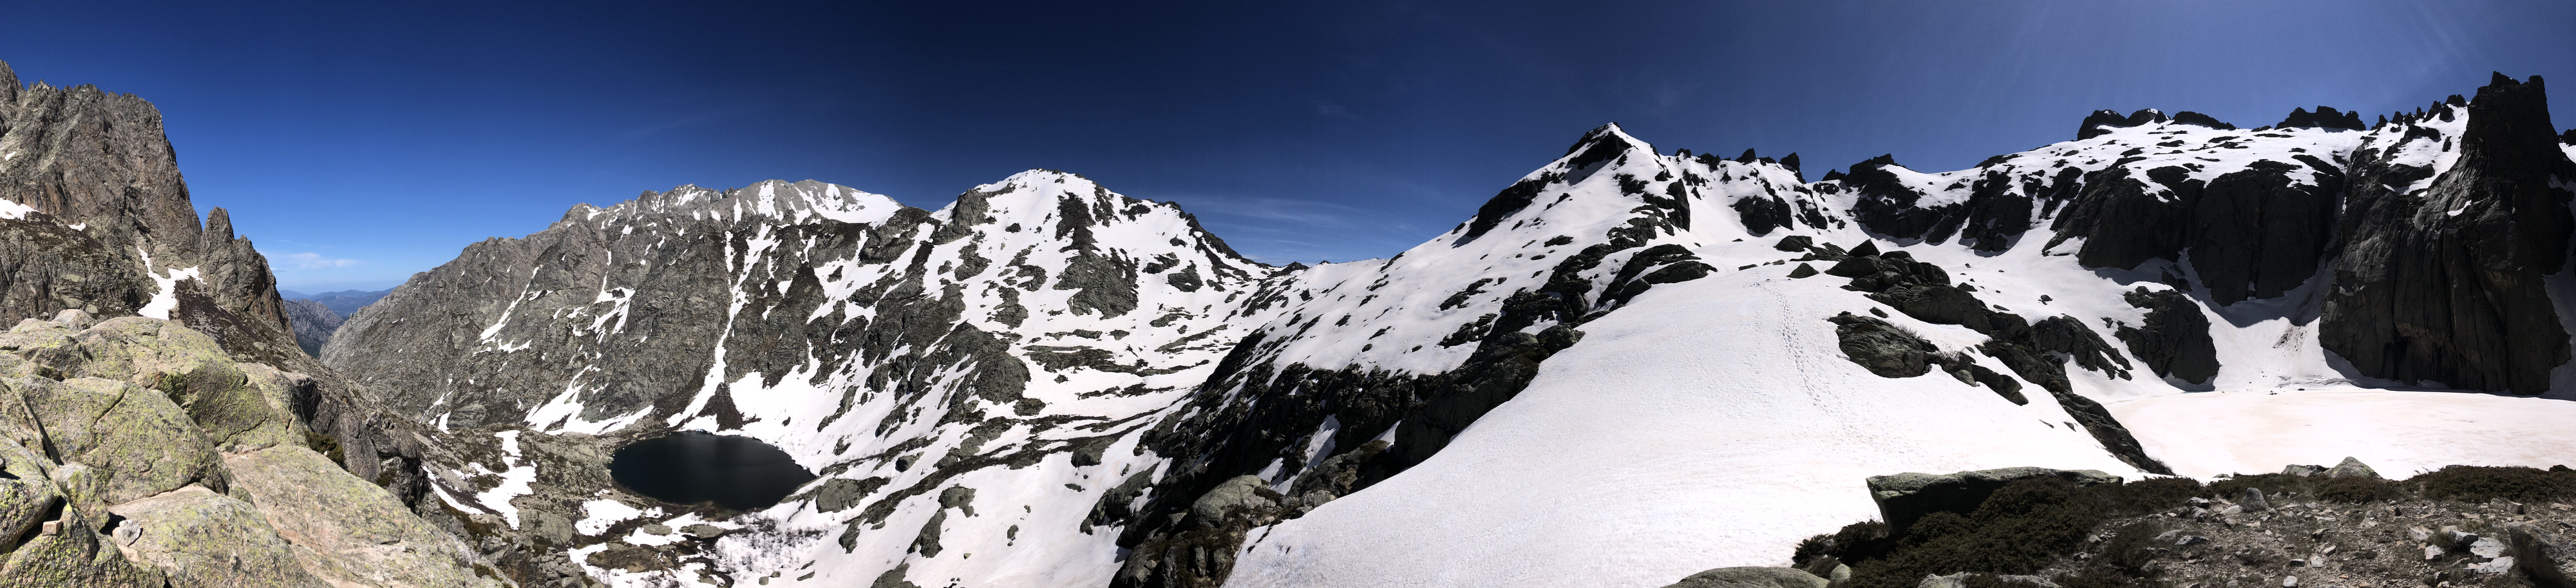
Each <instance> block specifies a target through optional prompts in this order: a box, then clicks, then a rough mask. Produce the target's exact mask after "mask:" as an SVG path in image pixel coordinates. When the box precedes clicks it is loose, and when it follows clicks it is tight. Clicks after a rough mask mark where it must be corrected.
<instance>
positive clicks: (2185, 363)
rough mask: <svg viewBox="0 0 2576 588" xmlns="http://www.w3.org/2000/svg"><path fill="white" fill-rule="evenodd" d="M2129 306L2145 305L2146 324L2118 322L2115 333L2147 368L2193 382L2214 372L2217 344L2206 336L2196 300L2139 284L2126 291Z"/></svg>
mask: <svg viewBox="0 0 2576 588" xmlns="http://www.w3.org/2000/svg"><path fill="white" fill-rule="evenodd" d="M2126 298H2127V299H2128V301H2129V305H2130V306H2135V307H2138V308H2143V309H2146V311H2147V318H2146V324H2145V325H2141V326H2137V327H2130V326H2125V325H2123V326H2121V327H2120V331H2119V332H2118V334H2117V336H2118V337H2119V338H2120V341H2122V342H2124V343H2128V344H2129V353H2131V354H2135V355H2137V356H2138V361H2139V362H2140V363H2144V364H2147V370H2148V371H2152V372H2155V374H2156V375H2158V376H2172V377H2173V378H2175V379H2179V380H2182V381H2185V382H2190V383H2193V384H2207V383H2209V379H2210V378H2212V377H2216V376H2217V375H2218V348H2217V347H2216V345H2215V344H2213V343H2212V342H2211V341H2210V339H2209V317H2207V316H2203V315H2202V314H2201V313H2200V304H2199V303H2195V302H2192V300H2191V297H2190V296H2184V295H2183V293H2181V292H2177V291H2173V290H2155V291H2148V290H2147V287H2145V286H2139V287H2138V289H2137V290H2135V291H2132V292H2130V293H2128V294H2127V295H2126Z"/></svg>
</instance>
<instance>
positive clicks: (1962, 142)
mask: <svg viewBox="0 0 2576 588" xmlns="http://www.w3.org/2000/svg"><path fill="white" fill-rule="evenodd" d="M934 5H935V6H934ZM0 23H6V25H7V26H6V28H7V30H8V31H9V32H8V34H6V35H0V60H6V61H8V62H9V63H10V64H11V65H12V66H13V67H15V68H16V70H17V71H18V73H19V76H20V77H21V78H22V79H24V80H26V81H28V82H33V81H35V80H38V79H42V80H47V81H50V82H54V83H57V84H83V83H88V84H97V85H99V86H100V87H102V88H105V89H108V90H110V91H117V92H129V93H135V94H139V95H142V96H143V97H145V98H147V99H150V100H152V101H153V103H155V104H157V105H159V106H160V108H161V110H162V113H163V114H164V116H165V118H166V119H167V124H168V128H169V133H170V138H171V141H172V142H173V144H174V145H175V146H176V147H177V149H178V153H179V158H180V159H179V161H180V165H181V169H182V170H184V172H185V173H186V174H187V178H188V180H189V185H190V188H191V190H192V192H193V196H194V198H195V199H196V202H197V204H198V206H199V207H200V208H209V207H214V206H222V207H226V208H229V209H231V210H232V211H233V213H234V214H233V218H234V219H235V225H236V227H237V228H238V229H239V231H240V232H241V233H242V234H244V235H247V236H249V237H251V238H252V239H254V240H256V241H257V243H258V244H259V247H260V249H261V251H263V252H266V253H267V254H268V255H269V256H270V258H271V261H272V263H273V264H275V265H276V267H277V269H278V272H277V273H278V276H279V282H280V285H281V286H283V287H285V288H287V289H292V290H301V291H306V292H319V291H325V290H340V289H345V288H359V289H380V288H386V287H391V286H393V285H395V284H398V283H400V282H401V281H402V280H404V279H406V278H408V277H409V276H410V274H411V273H413V272H417V271H422V270H426V269H428V268H430V267H434V266H436V265H437V264H440V263H443V262H445V261H447V260H448V259H452V258H453V257H454V256H455V255H456V253H457V252H458V250H459V249H461V248H462V247H464V246H465V245H466V244H468V243H472V242H474V241H478V240H481V239H485V238H489V237H496V236H499V237H517V236H521V235H525V234H528V233H531V232H535V231H537V230H540V229H543V228H544V227H545V226H546V224H547V223H549V222H552V221H554V220H556V219H558V218H560V217H561V216H562V214H563V211H564V210H565V209H566V208H568V207H570V206H572V205H573V204H575V203H580V202H589V203H593V204H602V205H604V204H609V203H614V202H617V201H621V200H625V199H628V198H632V197H634V196H635V195H636V194H637V193H639V192H641V191H643V190H661V189H668V188H670V187H672V186H676V185H680V184H690V183H694V184H698V185H702V186H708V187H719V188H721V187H729V186H741V185H746V184H749V183H752V182H756V181H759V180H763V179H773V178H775V179H786V180H801V179H807V178H811V179H817V180H823V181H827V182H833V183H838V184H843V185H849V186H853V187H857V188H860V189H864V190H869V191H873V192H879V193H884V194H888V195H892V196H894V197H895V198H897V199H899V200H901V201H903V202H905V203H906V204H911V205H914V206H920V207H923V208H934V209H935V208H937V207H940V206H943V205H945V204H947V203H948V202H949V201H950V200H953V199H954V197H955V195H956V194H957V193H959V192H962V191H965V190H966V189H968V188H971V187H973V186H975V185H977V184H981V183H985V182H991V181H994V180H998V179H1000V178H1002V177H1004V176H1006V175H1009V174H1011V173H1013V172H1016V171H1020V170H1023V169H1029V168H1052V169H1062V170H1067V171H1074V172H1078V173H1082V174H1084V175H1086V176H1089V177H1091V178H1093V179H1095V180H1099V181H1100V182H1102V183H1103V184H1105V185H1107V186H1109V187H1110V188H1111V189H1114V190H1118V191H1120V192H1123V193H1125V194H1128V195H1130V196H1135V197H1140V198H1151V199H1156V200H1174V201H1178V202H1180V203H1181V204H1182V206H1183V207H1185V208H1187V209H1188V210H1191V211H1193V212H1196V213H1197V214H1199V215H1200V217H1201V218H1202V219H1204V220H1205V221H1206V224H1207V225H1208V226H1209V228H1210V229H1211V230H1213V231H1215V232H1217V233H1218V234H1219V236H1222V237H1224V238H1226V239H1227V240H1228V241H1229V242H1231V243H1233V244H1234V245H1235V246H1236V248H1238V249H1240V250H1242V251H1244V252H1245V253H1246V254H1249V255H1252V256H1254V257H1256V258H1259V259H1264V260H1268V261H1274V262H1285V261H1289V260H1306V261H1312V260H1317V259H1331V260H1350V259H1359V258H1367V257H1382V256H1386V255H1392V254H1394V253H1395V252H1398V251H1401V250H1403V249H1405V248H1407V247H1410V246H1412V245H1414V244H1416V243H1419V242H1421V241H1423V240H1425V239H1428V238H1429V237H1431V236H1432V235H1434V234H1437V233H1439V232H1441V231H1444V230H1447V229H1448V228H1449V227H1450V226H1452V225H1454V224H1456V223H1457V222H1459V221H1461V220H1463V219H1465V218H1466V217H1467V216H1468V215H1470V214H1472V213H1473V212H1474V211H1475V208H1476V206H1477V205H1479V204H1481V203H1483V202H1484V200H1485V199H1487V198H1489V197H1491V196H1492V195H1493V194H1494V192H1495V191H1497V190H1499V189H1501V188H1502V187H1504V186H1506V185H1509V184H1510V183H1511V182H1512V181H1513V180H1514V179H1516V178H1518V177H1519V176H1520V175H1522V174H1524V173H1527V172H1528V171H1529V170H1530V169H1533V168H1536V167H1538V166H1540V165H1543V164H1545V163H1546V162H1547V161H1548V160H1550V159H1552V158H1554V157H1555V156H1557V155H1559V154H1560V153H1562V150H1563V149H1564V147H1565V146H1566V145H1567V144H1568V143H1569V142H1571V141H1572V140H1573V139H1574V138H1575V137H1577V136H1579V135H1580V134H1581V133H1582V132H1583V131H1585V130H1587V129H1589V128H1591V127H1593V126H1595V125H1599V124H1601V123H1604V122H1611V121H1616V122H1619V123H1621V124H1622V125H1623V126H1625V127H1626V128H1628V130H1629V131H1630V132H1631V133H1634V134H1636V135H1638V136H1639V137H1640V138H1643V139H1646V140H1647V141H1651V142H1653V143H1655V144H1656V146H1657V147H1659V148H1662V149H1664V150H1666V151H1670V150H1672V149H1674V148H1688V149H1692V150H1694V151H1700V152H1715V153H1720V154H1724V155H1728V156H1732V155H1734V154H1737V153H1740V152H1742V151H1743V150H1744V149H1745V148H1748V147H1750V148H1756V149H1758V150H1760V152H1761V153H1762V154H1765V155H1772V156H1779V155H1785V154H1788V153H1790V152H1793V151H1794V152H1798V153H1800V154H1801V155H1800V157H1801V159H1802V160H1803V161H1804V162H1805V165H1806V168H1807V169H1808V172H1809V174H1810V176H1811V177H1812V176H1813V175H1817V174H1821V173H1823V171H1824V170H1826V169H1829V168H1840V167H1843V166H1845V165H1847V164H1850V163H1852V162H1856V161H1859V160H1862V159H1865V158H1868V157H1870V156H1875V155H1878V154H1880V153H1893V154H1895V156H1896V160H1897V161H1898V162H1900V163H1903V164H1906V165H1909V166H1913V167H1918V168H1922V169H1927V170H1946V169H1956V168H1961V167H1966V166H1969V165H1972V164H1974V163H1975V162H1977V161H1978V160H1981V159H1984V158H1986V157H1987V156H1990V155H1995V154H1999V153H2006V152H2012V151H2019V150H2023V149H2029V148H2031V147H2034V146H2038V145H2042V144H2046V143H2050V142H2054V141H2060V140H2066V139H2070V138H2072V136H2073V133H2074V132H2075V128H2074V127H2075V125H2076V122H2077V121H2078V120H2080V119H2081V118H2082V117H2083V116H2084V114H2085V113H2086V112H2089V111H2091V110H2093V109H2097V108H2109V109H2116V110H2120V111H2123V112H2125V111H2129V110H2134V109H2138V108H2148V107H2154V108H2161V109H2164V110H2166V111H2168V112H2171V111H2179V110H2194V111H2200V112H2203V113H2208V114H2212V115H2215V116H2217V117H2219V118H2220V119H2222V120H2226V121H2229V122H2232V123H2236V124H2238V125H2241V126H2247V127H2251V126H2257V125H2264V124H2271V123H2275V122H2278V121H2279V120H2280V118H2281V117H2282V115H2284V114H2286V113H2288V112H2289V110H2290V109H2291V108H2292V107H2300V106H2306V107H2313V106H2316V105H2320V104H2323V105H2330V106H2335V107H2337V108H2343V109H2358V110H2360V111H2362V112H2364V113H2365V116H2364V118H2365V119H2369V118H2371V116H2370V115H2375V114H2379V113H2385V112H2389V111H2392V110H2398V109H2407V110H2412V109H2413V108H2415V107H2417V106H2422V105H2425V104H2429V103H2431V102H2433V101H2435V100H2439V99H2441V98H2442V97H2444V96H2447V95H2449V94H2454V93H2462V94H2465V93H2469V92H2471V91H2472V90H2474V89H2475V88H2476V87H2477V86H2479V85H2481V84H2484V83H2485V82H2486V80H2487V77H2488V72H2490V71H2495V70H2502V71H2504V72H2505V73H2507V74H2511V75H2514V76H2517V77H2523V76H2529V75H2534V74H2538V75H2542V76H2546V77H2548V78H2552V79H2554V80H2567V81H2561V82H2560V84H2561V85H2562V86H2563V85H2565V84H2571V83H2576V3H2567V2H2558V1H2532V2H2440V3H2432V2H2422V3H2419V2H2331V3H2289V2H2262V1H2245V0H2236V1H2227V2H2178V1H2168V2H2068V1H2032V2H2005V1H1993V2H1758V3H1757V2H1581V3H1574V2H1562V3H1514V2H1337V1H1325V2H1271V3H1204V2H1165V3H1157V2H1129V3H1117V4H1116V5H1114V6H1108V7H1096V6H1094V7H1086V6H1072V5H1066V4H1062V3H1028V4H1016V3H976V2H946V3H928V2H907V3H841V2H832V3H811V4H798V3H761V2H723V3H703V4H655V3H620V4H598V5H575V4H546V3H470V2H441V3H423V4H417V5H412V6H408V7H405V6H397V5H392V4H389V3H349V2H312V3H298V2H241V3H199V2H185V3H183V2H167V3H122V2H112V1H99V0H88V1H82V2H28V1H20V2H7V3H0ZM2571 94H2576V87H2571V88H2570V89H2564V90H2560V91H2559V92H2557V94H2556V96H2554V99H2553V100H2552V103H2553V105H2554V106H2556V107H2557V108H2556V109H2555V110H2557V111H2558V113H2559V116H2558V117H2557V119H2558V120H2557V124H2558V125H2560V126H2562V127H2565V126H2576V114H2570V113H2571V112H2576V98H2570V95H2571Z"/></svg>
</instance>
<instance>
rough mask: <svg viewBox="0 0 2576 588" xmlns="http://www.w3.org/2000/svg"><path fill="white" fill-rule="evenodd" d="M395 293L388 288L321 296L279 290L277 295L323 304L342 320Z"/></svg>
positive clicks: (345, 291)
mask: <svg viewBox="0 0 2576 588" xmlns="http://www.w3.org/2000/svg"><path fill="white" fill-rule="evenodd" d="M393 292H394V291H393V290H392V289H390V288H388V289H384V290H378V291H374V292H361V291H358V290H341V291H338V292H323V293H320V294H306V293H303V292H297V291H294V290H279V291H277V294H278V296H279V297H282V298H285V299H287V300H311V301H314V302H320V303H322V306H326V307H330V309H331V312H332V313H335V314H338V315H340V318H344V319H345V318H349V315H351V314H356V313H357V312H358V309H361V308H366V307H367V305H369V304H375V303H376V300H377V299H380V298H384V297H385V295H386V294H392V293H393Z"/></svg>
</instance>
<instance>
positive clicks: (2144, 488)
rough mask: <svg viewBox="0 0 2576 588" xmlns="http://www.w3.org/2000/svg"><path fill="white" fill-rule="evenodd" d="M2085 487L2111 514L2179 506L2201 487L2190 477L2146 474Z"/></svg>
mask: <svg viewBox="0 0 2576 588" xmlns="http://www.w3.org/2000/svg"><path fill="white" fill-rule="evenodd" d="M2088 490H2090V491H2091V493H2092V494H2093V495H2095V496H2098V497H2100V498H2101V499H2102V501H2103V508H2104V509H2105V510H2107V511H2109V512H2110V513H2111V514H2112V515H2113V516H2137V515H2142V514H2147V513H2151V512H2157V511H2162V510H2166V509H2171V508H2174V507H2178V506H2182V505H2183V504H2184V503H2185V502H2187V501H2190V500H2191V498H2192V497H2194V496H2199V495H2200V493H2201V491H2202V490H2204V488H2203V487H2202V486H2201V485H2200V481H2199V480H2194V479H2191V478H2147V479H2144V480H2138V481H2135V482H2129V483H2125V484H2111V485H2106V486H2094V487H2092V488H2089V489H2088Z"/></svg>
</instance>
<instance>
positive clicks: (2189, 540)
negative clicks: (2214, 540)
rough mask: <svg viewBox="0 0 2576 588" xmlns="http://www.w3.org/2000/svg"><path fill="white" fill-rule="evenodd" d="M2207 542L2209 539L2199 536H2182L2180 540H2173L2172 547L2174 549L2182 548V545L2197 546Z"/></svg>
mask: <svg viewBox="0 0 2576 588" xmlns="http://www.w3.org/2000/svg"><path fill="white" fill-rule="evenodd" d="M2208 542H2209V538H2208V537H2202V536H2199V535H2184V536H2182V538H2181V539H2177V540H2175V541H2174V546H2175V547H2181V546H2184V545H2199V544H2202V543H2208Z"/></svg>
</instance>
